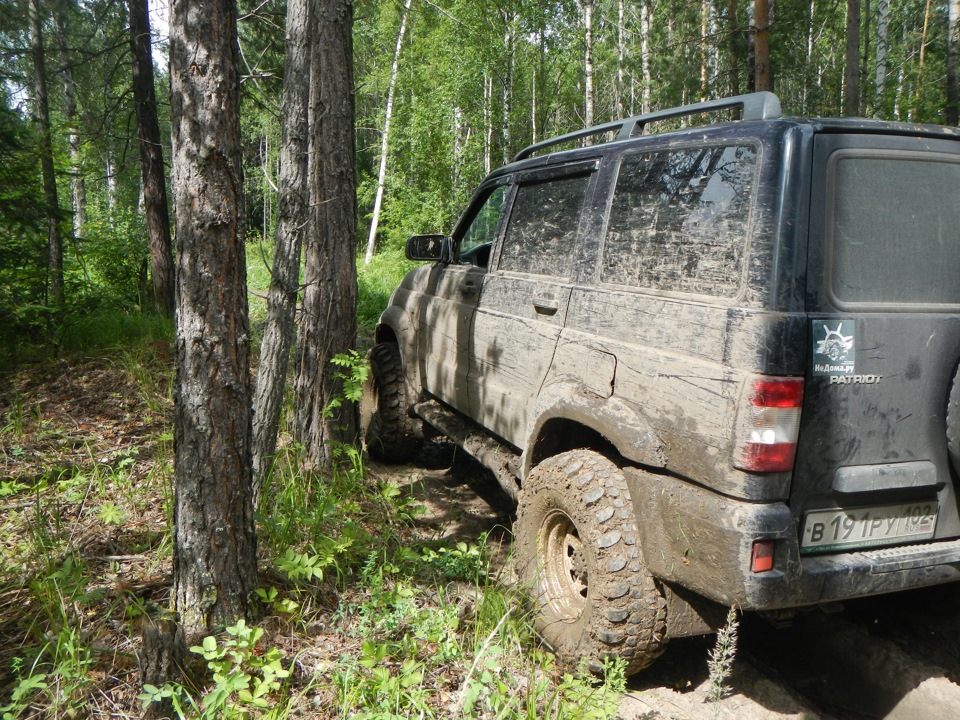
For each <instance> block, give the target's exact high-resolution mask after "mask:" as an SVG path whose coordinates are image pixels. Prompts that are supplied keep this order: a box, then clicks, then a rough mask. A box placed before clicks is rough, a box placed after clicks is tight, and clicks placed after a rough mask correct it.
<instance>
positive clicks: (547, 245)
mask: <svg viewBox="0 0 960 720" xmlns="http://www.w3.org/2000/svg"><path fill="white" fill-rule="evenodd" d="M589 182H590V175H588V174H581V175H574V176H567V177H560V178H553V179H549V180H542V181H540V182H529V183H525V184H522V185H520V187H519V188H518V189H517V198H516V200H515V201H514V203H513V210H512V212H511V213H510V222H509V223H508V225H507V232H506V235H505V237H504V241H503V254H502V256H501V258H500V269H501V270H512V271H514V272H522V273H532V274H535V275H553V276H555V277H568V276H569V275H570V273H571V270H572V264H573V248H574V243H575V242H576V239H577V229H578V228H579V227H580V216H581V214H582V213H583V206H584V202H585V199H586V194H587V186H588V185H589Z"/></svg>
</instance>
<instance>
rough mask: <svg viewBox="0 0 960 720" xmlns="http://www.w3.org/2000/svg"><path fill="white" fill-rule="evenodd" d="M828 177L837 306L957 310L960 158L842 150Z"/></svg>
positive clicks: (959, 292) (835, 155) (834, 158)
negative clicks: (908, 306) (904, 306)
mask: <svg viewBox="0 0 960 720" xmlns="http://www.w3.org/2000/svg"><path fill="white" fill-rule="evenodd" d="M827 172H828V184H827V192H828V198H829V200H828V203H829V207H828V211H827V216H828V219H827V223H828V232H829V240H830V245H831V260H832V272H831V280H830V287H831V291H832V294H833V296H834V299H835V301H837V303H838V304H839V305H843V304H848V305H872V306H878V305H882V306H890V307H893V308H895V307H900V306H902V305H957V304H960V281H958V278H960V158H954V157H950V156H946V155H943V154H934V153H923V152H906V151H904V152H897V151H891V150H852V149H851V150H839V151H837V152H835V153H833V155H832V156H831V158H830V163H829V165H828V171H827Z"/></svg>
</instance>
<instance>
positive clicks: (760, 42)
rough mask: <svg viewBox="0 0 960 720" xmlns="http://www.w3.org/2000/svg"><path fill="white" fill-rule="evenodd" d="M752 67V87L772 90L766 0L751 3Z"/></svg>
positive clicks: (768, 19)
mask: <svg viewBox="0 0 960 720" xmlns="http://www.w3.org/2000/svg"><path fill="white" fill-rule="evenodd" d="M753 22H754V28H753V31H754V35H753V63H754V65H753V67H754V89H755V90H756V91H758V92H759V91H761V90H771V91H772V90H773V75H772V73H771V72H770V14H769V8H768V6H767V0H754V3H753Z"/></svg>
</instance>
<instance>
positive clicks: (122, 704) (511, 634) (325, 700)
mask: <svg viewBox="0 0 960 720" xmlns="http://www.w3.org/2000/svg"><path fill="white" fill-rule="evenodd" d="M141 337H142V338H143V340H142V342H141V343H140V344H136V343H135V344H133V345H131V346H127V347H126V348H125V349H124V350H123V351H109V352H106V351H101V352H100V353H98V354H96V355H95V356H92V357H91V355H92V353H91V352H90V350H89V349H87V350H85V357H82V358H81V357H74V358H73V359H71V360H69V361H59V362H57V363H54V364H49V365H36V366H32V367H30V368H28V369H21V370H19V371H17V372H8V373H7V374H6V376H5V379H6V380H7V382H6V383H5V384H4V386H3V388H2V389H0V418H2V419H3V424H2V425H0V658H2V660H0V716H2V717H3V718H4V720H6V719H7V718H10V719H11V720H12V719H13V718H27V719H29V718H41V717H80V716H88V717H97V716H104V717H106V716H108V715H109V716H111V717H115V718H127V717H129V718H133V717H139V715H140V713H141V711H142V707H143V703H144V702H145V701H148V702H149V701H152V700H154V699H158V700H166V701H168V702H173V701H174V700H175V701H176V706H177V707H179V708H180V711H181V713H182V714H183V716H184V717H197V718H214V717H216V718H231V717H248V718H286V717H307V718H369V719H370V720H372V719H373V718H400V717H423V718H444V717H450V716H451V715H452V714H456V715H457V716H459V717H466V718H480V717H501V718H541V717H543V718H557V719H559V718H607V717H613V716H614V715H615V708H616V704H617V699H618V697H619V690H620V689H622V682H623V675H622V667H620V666H617V665H615V664H614V665H611V666H610V668H609V669H608V673H607V676H606V678H603V679H596V678H594V677H592V676H591V675H589V674H588V673H585V672H578V671H577V670H576V669H569V668H563V667H560V666H559V665H558V663H557V662H556V660H555V659H554V658H553V657H552V655H551V654H550V653H549V652H547V651H546V650H545V649H543V648H541V647H539V645H538V643H537V640H536V637H535V636H534V634H533V632H532V629H531V626H530V623H529V618H528V617H527V615H526V609H525V608H526V605H525V602H524V599H523V597H522V596H521V595H520V594H519V593H518V591H517V589H516V588H515V587H513V586H511V585H510V584H509V583H507V582H504V581H503V577H501V575H500V572H501V571H500V566H499V565H498V564H496V563H495V562H494V561H493V560H492V557H491V555H490V554H489V553H488V549H487V544H486V543H485V542H484V538H482V537H480V538H460V539H458V540H456V541H446V540H443V539H441V538H440V537H438V536H437V535H436V534H435V531H434V530H430V531H425V530H424V529H423V528H424V525H423V518H422V515H423V512H424V510H423V508H422V507H421V506H420V503H419V501H417V500H416V498H415V496H414V494H413V492H412V487H413V486H412V485H410V480H409V478H404V477H400V476H392V475H384V474H383V472H382V471H380V472H378V473H371V472H370V469H369V468H368V467H367V466H366V465H365V462H364V458H363V457H362V456H361V455H360V454H359V453H358V452H357V451H356V450H355V449H354V448H352V447H350V446H344V447H341V448H339V456H340V459H341V462H340V463H339V465H338V467H337V469H336V471H335V472H333V473H331V474H328V475H324V476H320V475H315V474H308V473H304V472H303V471H302V469H301V468H302V462H301V456H300V451H299V449H298V448H297V447H296V446H295V445H294V444H293V443H292V442H291V441H290V435H289V428H287V429H285V430H284V434H283V437H282V442H281V453H280V456H279V458H278V460H277V462H276V463H275V465H274V468H273V474H272V478H271V483H272V484H271V492H270V493H268V494H266V495H265V498H266V500H265V501H264V505H263V506H262V507H261V508H259V512H258V537H259V542H260V548H261V592H260V593H259V597H260V600H261V603H262V606H263V613H264V614H263V617H262V618H261V619H260V621H259V622H258V623H257V625H255V626H246V625H243V626H240V625H238V626H234V627H233V628H229V629H228V630H227V632H225V633H224V634H221V635H218V636H215V637H213V636H212V637H210V638H207V639H206V640H204V641H203V642H202V643H200V644H198V645H197V646H195V648H194V650H193V651H192V653H191V656H192V657H193V658H194V659H195V662H196V664H197V666H198V667H199V668H200V671H199V674H198V678H199V679H198V682H197V683H196V684H195V685H191V686H189V687H181V686H176V685H170V686H162V687H156V686H154V687H151V688H141V687H140V686H139V676H138V670H137V659H136V648H137V645H138V637H139V633H140V629H139V624H140V619H141V617H142V616H143V615H144V613H145V612H147V611H148V609H149V608H151V607H155V606H160V607H163V606H166V605H168V604H169V602H170V585H171V577H172V568H171V546H172V541H171V534H170V523H171V510H170V508H171V499H172V463H173V456H172V452H173V450H172V441H171V437H172V433H171V429H170V422H171V417H172V400H171V386H172V385H171V384H172V364H173V363H172V357H171V350H170V347H169V343H166V346H165V347H160V343H159V342H158V341H156V340H153V339H151V338H152V337H153V336H152V335H150V334H149V333H144V334H143V335H141Z"/></svg>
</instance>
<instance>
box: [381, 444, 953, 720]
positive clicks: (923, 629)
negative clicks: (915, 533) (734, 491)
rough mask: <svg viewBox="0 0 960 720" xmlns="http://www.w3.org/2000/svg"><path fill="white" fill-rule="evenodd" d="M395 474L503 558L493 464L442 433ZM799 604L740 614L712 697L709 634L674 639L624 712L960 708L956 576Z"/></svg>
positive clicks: (738, 715) (505, 538)
mask: <svg viewBox="0 0 960 720" xmlns="http://www.w3.org/2000/svg"><path fill="white" fill-rule="evenodd" d="M373 471H374V472H375V473H376V474H378V475H392V474H398V475H399V474H402V475H403V476H404V477H405V478H406V479H407V481H408V482H410V483H411V486H412V488H413V490H414V492H415V493H416V494H417V495H418V496H419V497H420V498H421V500H422V502H423V503H424V504H425V505H426V506H427V508H428V516H427V518H426V519H424V523H425V524H429V525H431V526H432V527H434V528H435V529H437V530H438V531H440V532H443V534H444V535H445V536H447V537H450V538H451V539H455V540H471V539H476V537H478V536H479V535H480V534H481V533H482V532H485V531H486V532H489V537H488V545H490V546H491V549H492V550H493V551H494V553H495V556H496V558H497V560H498V562H505V563H507V567H508V569H509V554H510V552H509V551H510V547H509V544H510V540H511V536H510V533H509V532H508V531H507V530H506V528H509V527H510V523H511V522H512V518H513V508H512V506H511V504H510V501H509V499H508V498H507V497H506V496H505V495H503V494H502V493H501V492H500V491H499V489H498V488H497V486H496V483H495V481H494V480H493V478H492V476H489V475H488V474H487V473H486V471H485V470H484V469H483V468H482V467H480V466H479V465H478V464H476V463H474V462H473V461H472V460H471V459H470V458H468V457H465V456H464V455H463V453H457V452H456V451H455V448H453V447H452V446H450V445H447V444H445V443H443V442H442V441H441V442H437V441H431V442H428V443H427V445H426V446H425V448H424V451H423V452H422V453H421V454H420V456H419V457H418V458H417V461H416V463H415V464H414V467H412V468H411V467H410V466H406V467H404V468H403V469H400V468H396V467H389V466H383V465H375V466H374V467H373ZM831 610H832V611H831V612H829V613H825V612H822V611H810V612H804V613H802V614H800V615H799V616H797V617H795V618H794V619H793V620H792V622H791V623H790V624H789V626H786V627H775V626H773V625H772V624H771V623H769V622H768V621H767V620H765V619H763V618H760V617H758V616H756V615H751V614H747V615H746V616H744V617H743V618H742V620H741V627H740V636H739V649H738V653H737V659H736V663H735V668H734V672H733V674H732V676H731V677H730V678H729V680H728V685H729V686H731V688H732V693H731V694H730V695H729V696H728V697H727V698H725V699H724V700H722V701H721V702H720V703H718V704H716V705H714V704H711V703H710V702H709V701H708V699H707V690H708V688H709V684H710V683H709V678H708V671H707V654H708V652H709V650H710V649H711V648H712V647H713V641H714V639H713V637H712V636H711V637H704V638H684V639H678V640H674V641H672V642H671V643H670V645H669V646H668V647H667V650H666V652H665V653H664V655H663V656H662V657H661V658H660V659H659V660H657V662H656V663H655V664H654V665H653V666H652V667H651V668H649V669H648V670H646V671H644V672H643V673H641V674H640V675H638V676H636V677H634V678H632V679H631V680H630V681H629V684H628V693H627V695H626V696H625V697H624V699H623V701H622V703H621V708H620V715H619V717H620V718H622V719H623V720H659V719H661V718H662V719H664V720H667V719H670V720H673V719H676V720H700V719H703V720H707V719H710V720H713V719H715V718H731V719H736V720H760V719H761V718H763V719H780V718H796V719H797V720H801V719H802V720H811V719H813V718H820V719H823V720H861V719H864V720H865V719H868V718H871V719H872V718H895V719H898V720H899V719H902V720H927V719H928V718H929V719H930V720H953V719H956V720H960V685H958V683H960V583H958V584H956V585H947V586H941V587H936V588H928V589H923V590H914V591H910V592H907V593H900V594H896V595H889V596H883V597H877V598H869V599H864V600H857V601H850V602H847V603H845V604H844V605H843V606H842V607H841V606H837V607H836V608H831Z"/></svg>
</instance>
